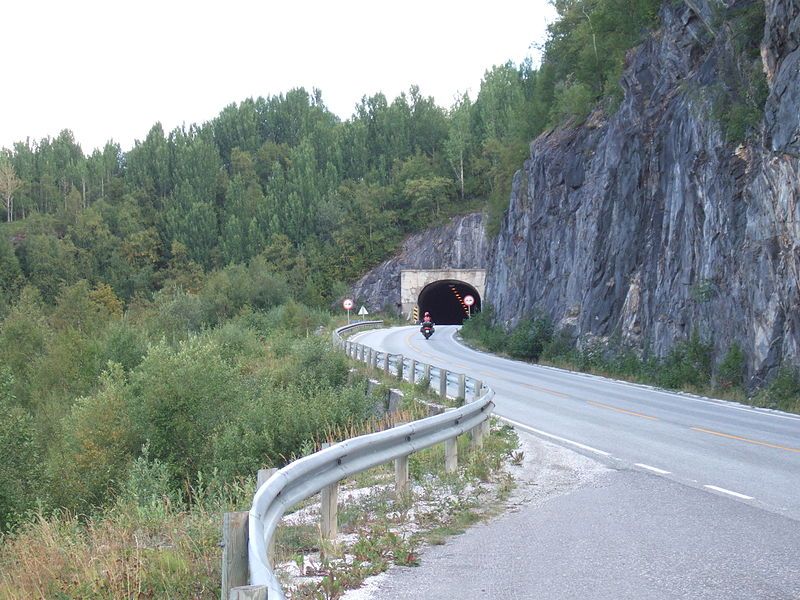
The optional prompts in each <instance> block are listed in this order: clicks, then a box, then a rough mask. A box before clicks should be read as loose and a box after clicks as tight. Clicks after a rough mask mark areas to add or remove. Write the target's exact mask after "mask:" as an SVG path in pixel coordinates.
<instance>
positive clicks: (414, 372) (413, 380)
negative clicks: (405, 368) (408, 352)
mask: <svg viewBox="0 0 800 600" xmlns="http://www.w3.org/2000/svg"><path fill="white" fill-rule="evenodd" d="M409 371H410V373H409V374H408V380H409V381H410V382H411V383H417V359H416V358H412V359H411V368H410V369H409Z"/></svg>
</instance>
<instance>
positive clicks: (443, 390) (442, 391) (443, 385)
mask: <svg viewBox="0 0 800 600" xmlns="http://www.w3.org/2000/svg"><path fill="white" fill-rule="evenodd" d="M439 395H440V396H441V397H442V398H447V369H442V368H439Z"/></svg>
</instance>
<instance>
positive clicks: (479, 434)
mask: <svg viewBox="0 0 800 600" xmlns="http://www.w3.org/2000/svg"><path fill="white" fill-rule="evenodd" d="M469 436H470V437H469V447H470V450H477V449H478V448H483V423H481V424H480V425H476V426H475V427H473V428H472V429H470V431H469Z"/></svg>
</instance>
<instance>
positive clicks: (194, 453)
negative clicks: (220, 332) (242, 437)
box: [127, 337, 242, 479]
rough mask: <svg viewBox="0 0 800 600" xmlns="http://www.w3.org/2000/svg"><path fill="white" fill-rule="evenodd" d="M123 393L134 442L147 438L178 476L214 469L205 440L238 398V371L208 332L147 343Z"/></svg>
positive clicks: (237, 403)
mask: <svg viewBox="0 0 800 600" xmlns="http://www.w3.org/2000/svg"><path fill="white" fill-rule="evenodd" d="M130 387H131V390H130V393H129V394H128V395H127V396H128V398H129V403H130V412H131V415H132V418H133V421H134V428H135V430H136V433H137V436H138V437H137V442H138V444H139V445H141V444H144V443H145V441H146V440H149V441H150V449H151V451H152V455H153V458H156V459H158V460H161V461H164V462H166V463H169V464H171V465H172V466H173V467H174V468H175V469H176V476H177V477H178V479H191V478H193V477H194V476H195V474H196V473H197V472H198V471H203V470H206V471H208V472H210V471H211V470H212V469H213V462H212V458H213V457H212V448H211V445H210V444H209V443H208V442H209V440H211V439H213V437H214V434H215V432H217V431H218V430H219V429H221V428H222V426H223V425H224V423H225V422H226V420H228V419H230V415H232V414H235V413H236V411H237V410H238V408H239V406H240V404H241V402H242V398H241V395H240V387H241V386H240V380H239V378H238V377H237V373H236V372H235V371H234V370H232V369H231V368H230V365H229V364H228V363H227V362H226V361H225V360H224V358H223V356H222V353H221V351H220V348H219V346H218V345H217V344H216V343H214V342H213V341H212V340H210V339H208V338H207V337H195V338H191V339H189V340H188V341H185V342H181V343H180V344H179V346H178V348H177V349H173V348H170V347H169V346H168V345H166V344H164V343H160V344H157V345H155V346H152V347H151V348H150V349H149V351H148V353H147V356H145V358H144V360H143V361H142V364H141V365H139V367H138V368H137V369H136V370H135V371H134V372H133V373H132V374H131V384H130Z"/></svg>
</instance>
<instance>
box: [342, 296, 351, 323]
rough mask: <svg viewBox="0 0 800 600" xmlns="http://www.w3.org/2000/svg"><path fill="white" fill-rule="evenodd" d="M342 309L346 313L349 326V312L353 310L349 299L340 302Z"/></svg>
mask: <svg viewBox="0 0 800 600" xmlns="http://www.w3.org/2000/svg"><path fill="white" fill-rule="evenodd" d="M342 307H343V308H344V309H345V310H346V311H347V324H348V325H350V311H351V310H353V301H352V300H351V299H350V298H345V299H344V302H342Z"/></svg>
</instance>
